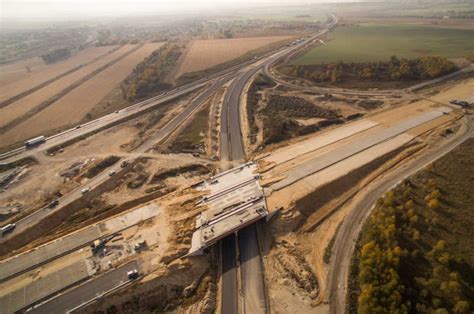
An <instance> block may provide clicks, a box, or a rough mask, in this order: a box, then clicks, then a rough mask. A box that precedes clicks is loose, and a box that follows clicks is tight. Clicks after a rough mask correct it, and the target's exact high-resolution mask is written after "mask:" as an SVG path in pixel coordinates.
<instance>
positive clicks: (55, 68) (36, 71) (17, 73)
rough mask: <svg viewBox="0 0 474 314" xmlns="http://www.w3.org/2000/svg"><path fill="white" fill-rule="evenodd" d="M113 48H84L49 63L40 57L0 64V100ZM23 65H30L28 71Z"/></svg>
mask: <svg viewBox="0 0 474 314" xmlns="http://www.w3.org/2000/svg"><path fill="white" fill-rule="evenodd" d="M114 48H115V46H104V47H90V48H86V49H84V50H81V51H79V52H78V53H77V54H76V55H74V56H72V57H70V58H68V59H66V60H63V61H59V62H56V63H53V64H50V65H47V64H45V63H44V62H43V60H42V59H40V58H31V59H26V60H23V61H19V62H15V63H12V64H6V65H2V66H0V73H1V75H0V100H2V101H3V100H5V99H7V98H10V97H12V96H15V95H17V94H19V93H21V92H23V91H25V90H28V89H30V88H32V87H34V86H36V85H39V84H41V83H43V82H45V81H47V80H49V79H51V78H53V77H55V76H58V75H59V74H61V73H64V72H66V71H68V70H71V69H73V68H75V67H77V66H78V65H80V64H84V63H87V62H90V61H91V60H93V59H94V58H97V57H99V56H100V55H103V54H105V53H107V52H108V51H110V50H112V49H114ZM25 66H29V67H30V70H31V72H30V73H28V71H27V70H26V68H25Z"/></svg>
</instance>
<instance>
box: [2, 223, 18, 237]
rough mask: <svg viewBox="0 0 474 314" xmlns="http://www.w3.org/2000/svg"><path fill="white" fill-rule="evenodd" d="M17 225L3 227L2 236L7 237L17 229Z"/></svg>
mask: <svg viewBox="0 0 474 314" xmlns="http://www.w3.org/2000/svg"><path fill="white" fill-rule="evenodd" d="M15 227H16V224H8V225H6V226H3V227H2V228H0V232H1V233H2V236H4V235H6V234H7V233H10V232H12V231H13V229H15Z"/></svg>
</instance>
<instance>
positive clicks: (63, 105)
mask: <svg viewBox="0 0 474 314" xmlns="http://www.w3.org/2000/svg"><path fill="white" fill-rule="evenodd" d="M161 45H162V44H161V43H150V44H146V45H145V46H143V47H142V48H140V49H139V50H137V51H135V52H134V53H132V54H131V55H129V56H127V57H126V58H125V59H123V60H121V61H119V62H118V63H116V64H115V65H113V66H111V67H109V68H107V69H106V70H104V71H103V72H101V73H100V74H98V75H97V76H95V77H93V78H92V79H90V80H88V81H87V82H85V83H84V84H82V85H80V86H79V87H78V88H76V89H74V90H73V91H72V92H71V93H69V94H67V95H66V96H64V97H62V98H61V99H60V100H58V101H57V102H55V103H54V104H52V105H51V106H49V107H48V108H46V109H45V110H43V111H41V112H40V113H38V114H37V115H35V116H33V117H32V118H30V119H28V120H26V121H25V122H23V123H21V124H19V125H18V126H17V127H15V128H14V129H12V130H10V131H8V132H6V133H5V134H2V135H1V136H0V141H2V143H3V144H4V145H8V144H11V143H15V142H18V141H21V140H24V139H26V138H30V137H32V136H34V135H37V134H41V133H44V132H46V131H48V130H55V129H60V128H62V127H65V126H68V125H73V124H75V123H78V122H80V121H81V120H83V119H84V118H85V116H86V114H87V113H88V112H89V111H91V110H92V109H93V108H94V107H95V105H96V104H97V103H99V102H100V101H101V100H102V98H104V97H105V96H107V94H108V93H109V92H110V91H111V90H112V89H113V88H114V87H116V86H117V85H118V84H120V82H121V81H122V80H123V79H124V78H125V77H127V75H128V74H129V73H130V72H131V71H132V70H133V68H134V67H135V65H136V64H137V63H139V62H140V61H142V60H143V59H144V58H145V57H147V56H148V55H149V54H150V53H151V52H153V51H154V50H156V49H157V48H158V47H159V46H161Z"/></svg>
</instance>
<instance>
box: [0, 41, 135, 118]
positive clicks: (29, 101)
mask: <svg viewBox="0 0 474 314" xmlns="http://www.w3.org/2000/svg"><path fill="white" fill-rule="evenodd" d="M132 48H133V46H132V45H127V46H124V47H122V48H121V49H119V50H117V51H115V52H113V53H111V54H109V55H107V56H104V57H103V58H100V59H99V60H97V61H96V62H93V63H91V64H89V65H87V66H85V67H83V68H81V69H79V70H77V71H75V72H73V73H71V74H69V75H66V76H65V77H63V78H61V79H59V80H58V81H55V82H53V83H51V84H50V85H48V86H45V87H44V88H41V89H39V90H37V91H36V92H33V93H31V94H30V95H28V96H26V97H24V98H21V99H19V100H18V101H16V102H14V103H12V104H10V105H8V106H6V107H4V108H1V109H0V126H3V125H5V124H7V123H8V122H10V121H12V120H14V119H15V118H18V117H19V116H21V115H23V114H25V113H27V112H28V111H30V110H31V109H33V108H34V107H36V106H38V105H39V104H41V103H42V102H43V101H45V100H48V99H49V98H50V97H52V96H54V95H56V94H57V93H59V92H61V91H62V90H63V89H65V88H66V87H68V86H69V85H71V84H73V83H74V82H76V81H78V80H80V79H81V78H83V77H85V76H86V75H88V74H90V73H91V72H93V71H94V70H96V69H98V68H100V67H101V66H103V65H105V64H107V63H108V62H110V61H112V60H114V59H116V58H117V57H119V56H120V55H122V54H124V53H126V52H127V51H128V50H130V49H132Z"/></svg>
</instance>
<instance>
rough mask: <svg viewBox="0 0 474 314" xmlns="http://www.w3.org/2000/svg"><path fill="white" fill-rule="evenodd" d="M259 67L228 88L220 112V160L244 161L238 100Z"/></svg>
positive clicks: (233, 82) (242, 74) (243, 74)
mask: <svg viewBox="0 0 474 314" xmlns="http://www.w3.org/2000/svg"><path fill="white" fill-rule="evenodd" d="M260 69H261V67H254V68H252V69H250V70H249V71H247V72H244V73H241V74H240V75H239V76H238V77H237V78H236V79H235V80H233V81H232V83H231V84H230V86H229V89H228V90H227V92H226V94H225V97H224V102H223V103H222V110H221V144H222V145H221V160H227V161H241V162H242V161H244V159H245V149H244V144H243V140H242V131H241V128H240V114H239V110H240V106H239V103H240V99H241V96H242V92H243V90H244V87H245V85H246V84H247V82H248V81H249V80H250V78H251V77H252V76H253V75H254V74H255V73H257V72H258V71H259V70H260Z"/></svg>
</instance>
